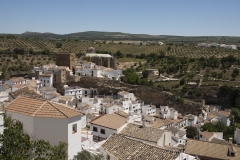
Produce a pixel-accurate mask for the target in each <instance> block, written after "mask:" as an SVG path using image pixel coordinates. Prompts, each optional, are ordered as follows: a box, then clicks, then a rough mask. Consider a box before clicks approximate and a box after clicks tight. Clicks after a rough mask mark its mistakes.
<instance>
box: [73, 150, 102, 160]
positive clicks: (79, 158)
mask: <svg viewBox="0 0 240 160" xmlns="http://www.w3.org/2000/svg"><path fill="white" fill-rule="evenodd" d="M73 160H104V157H103V155H102V154H100V155H99V154H98V155H93V154H91V153H90V152H88V151H86V150H83V151H82V152H78V154H77V155H75V156H74V157H73Z"/></svg>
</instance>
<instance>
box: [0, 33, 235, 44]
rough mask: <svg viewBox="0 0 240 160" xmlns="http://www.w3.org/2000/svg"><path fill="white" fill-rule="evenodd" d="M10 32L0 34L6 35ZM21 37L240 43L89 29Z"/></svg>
mask: <svg viewBox="0 0 240 160" xmlns="http://www.w3.org/2000/svg"><path fill="white" fill-rule="evenodd" d="M6 35H9V34H0V36H6ZM13 35H14V36H17V37H19V38H26V37H27V38H43V39H78V40H136V41H139V40H141V41H163V42H175V43H176V42H177V43H179V42H184V43H198V42H215V43H228V44H229V43H231V44H240V37H228V36H174V35H148V34H130V33H122V32H98V31H87V32H77V33H69V34H63V35H61V34H54V33H40V32H25V33H22V34H13Z"/></svg>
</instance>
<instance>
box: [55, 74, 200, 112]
mask: <svg viewBox="0 0 240 160" xmlns="http://www.w3.org/2000/svg"><path fill="white" fill-rule="evenodd" d="M68 85H69V86H80V87H84V88H97V89H98V92H99V94H101V95H103V94H106V95H109V94H117V93H118V92H119V91H122V90H124V91H128V92H132V93H134V95H135V96H136V97H137V98H138V99H140V100H143V101H144V103H145V104H150V103H152V104H154V105H156V106H157V107H159V106H160V105H168V106H170V107H173V108H175V109H176V110H178V112H180V113H182V114H188V113H192V114H199V113H201V106H202V105H201V103H196V102H192V101H184V104H180V103H179V102H178V97H176V96H174V95H172V94H171V93H169V92H165V91H162V90H161V89H159V88H156V87H149V86H139V85H130V84H126V83H122V82H119V81H114V80H109V79H105V78H95V77H81V79H80V81H78V82H69V83H68ZM62 86H63V84H62V85H58V86H57V88H58V91H59V92H60V93H63V90H61V89H60V88H61V87H62Z"/></svg>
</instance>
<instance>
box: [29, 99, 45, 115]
mask: <svg viewBox="0 0 240 160" xmlns="http://www.w3.org/2000/svg"><path fill="white" fill-rule="evenodd" d="M46 102H47V101H45V102H44V103H43V104H42V105H41V106H40V107H39V108H38V110H36V112H35V113H33V115H32V116H34V115H35V114H36V113H37V112H38V111H39V110H40V109H41V108H42V107H43V106H44V104H45V103H46ZM35 106H36V105H35Z"/></svg>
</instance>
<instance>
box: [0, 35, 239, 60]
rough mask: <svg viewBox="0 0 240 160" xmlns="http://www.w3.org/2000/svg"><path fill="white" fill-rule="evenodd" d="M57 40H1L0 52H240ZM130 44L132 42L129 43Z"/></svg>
mask: <svg viewBox="0 0 240 160" xmlns="http://www.w3.org/2000/svg"><path fill="white" fill-rule="evenodd" d="M57 42H59V41H56V40H43V39H25V38H15V39H7V38H0V50H14V49H15V48H24V49H25V50H30V49H32V50H33V51H42V50H44V49H47V50H49V51H50V52H53V53H59V52H73V53H86V50H87V48H89V47H94V48H95V49H96V50H97V51H99V52H102V51H107V52H110V53H112V54H114V53H116V52H117V51H121V52H122V53H123V54H133V55H140V54H141V53H145V54H150V53H159V52H160V51H164V52H165V53H166V55H167V56H168V55H174V56H181V57H183V56H186V57H191V58H199V57H202V56H203V57H210V56H215V57H217V58H222V57H225V56H227V55H229V54H235V55H237V54H238V53H239V51H234V50H229V49H223V48H204V47H197V45H196V44H194V45H171V46H168V45H164V46H159V45H149V46H135V45H134V44H132V43H122V44H119V43H106V44H105V43H97V42H91V41H76V40H64V41H60V42H61V44H62V46H61V48H56V43H57ZM129 42H130V41H129Z"/></svg>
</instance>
